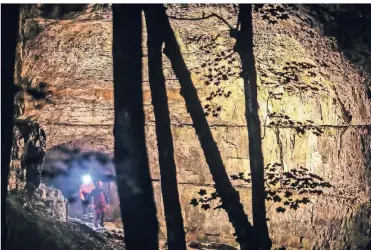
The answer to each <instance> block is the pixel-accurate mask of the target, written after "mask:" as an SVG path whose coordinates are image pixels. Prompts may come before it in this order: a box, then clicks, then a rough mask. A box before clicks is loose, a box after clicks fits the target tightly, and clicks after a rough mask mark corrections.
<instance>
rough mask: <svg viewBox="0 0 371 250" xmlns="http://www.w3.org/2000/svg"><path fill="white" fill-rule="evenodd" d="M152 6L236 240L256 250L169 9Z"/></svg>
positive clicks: (243, 246) (167, 54) (249, 227)
mask: <svg viewBox="0 0 371 250" xmlns="http://www.w3.org/2000/svg"><path fill="white" fill-rule="evenodd" d="M152 6H153V9H155V10H156V11H155V12H156V20H157V21H158V22H159V23H158V27H161V29H160V30H159V31H158V32H159V33H161V35H163V37H164V41H165V49H164V53H165V54H166V56H167V57H168V58H169V59H170V62H171V65H172V68H173V70H174V72H175V74H176V76H177V78H178V80H179V82H180V85H181V94H182V95H183V97H184V99H185V102H186V107H187V111H188V113H189V114H190V115H191V118H192V121H193V125H194V127H195V130H196V133H197V136H198V139H199V140H200V143H201V147H202V149H203V151H204V155H205V158H206V162H207V163H208V165H209V168H210V172H211V174H212V176H213V180H214V182H215V187H216V191H217V192H218V193H219V194H220V196H221V200H222V204H223V208H224V209H225V210H226V212H227V214H228V216H229V220H230V222H231V223H232V225H233V227H234V228H235V231H236V235H237V239H236V240H237V242H238V243H239V244H240V246H241V249H242V250H247V249H256V246H255V242H254V233H253V228H252V226H251V224H250V223H249V221H248V219H247V215H246V214H245V212H244V210H243V206H242V204H241V202H240V197H239V194H238V192H237V191H236V190H235V189H234V188H233V186H232V184H231V182H230V180H229V177H228V174H227V172H226V170H225V167H224V164H223V161H222V158H221V155H220V152H219V150H218V147H217V145H216V143H215V141H214V139H213V137H212V134H211V131H210V128H209V125H208V122H207V120H206V117H205V114H204V111H203V109H202V106H201V102H200V100H199V98H198V96H197V90H196V89H195V87H194V84H193V82H192V79H191V75H190V72H189V70H188V69H187V66H186V64H185V62H184V59H183V57H182V54H181V51H180V48H179V45H178V43H177V40H176V38H175V36H174V32H173V30H172V28H171V26H170V23H169V20H168V17H167V15H166V12H165V9H164V7H163V6H162V5H152Z"/></svg>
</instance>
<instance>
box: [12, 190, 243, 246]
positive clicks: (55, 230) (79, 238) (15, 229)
mask: <svg viewBox="0 0 371 250" xmlns="http://www.w3.org/2000/svg"><path fill="white" fill-rule="evenodd" d="M39 191H40V190H39ZM39 193H42V192H39ZM41 198H42V197H41V196H36V197H35V198H34V200H33V201H32V202H28V200H27V198H26V196H25V194H24V193H16V194H11V195H10V196H9V198H8V200H7V225H8V230H9V235H8V242H9V245H8V248H7V249H9V250H12V249H17V250H22V249H40V250H44V249H45V250H50V249H53V250H59V249H60V250H62V249H63V250H66V249H93V250H94V249H107V250H110V249H112V250H115V249H125V248H124V243H123V240H124V231H123V229H122V228H118V227H116V226H115V224H113V223H111V222H106V223H105V227H104V228H102V227H98V228H96V227H94V225H93V223H91V222H85V221H82V220H80V219H77V218H68V220H67V221H65V218H64V217H63V216H61V215H60V213H58V211H57V212H56V210H55V209H53V207H49V205H48V204H49V203H50V199H46V200H45V199H44V200H43V199H41ZM59 212H60V210H59ZM166 249H167V247H166V242H165V241H164V240H161V241H160V250H166ZM188 249H189V250H192V249H205V250H206V249H208V250H236V248H234V247H231V246H228V245H226V244H221V243H209V244H202V243H200V242H197V241H192V242H189V243H188Z"/></svg>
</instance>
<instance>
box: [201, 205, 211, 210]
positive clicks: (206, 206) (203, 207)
mask: <svg viewBox="0 0 371 250" xmlns="http://www.w3.org/2000/svg"><path fill="white" fill-rule="evenodd" d="M201 208H202V209H204V210H208V209H209V208H210V205H209V204H202V205H201Z"/></svg>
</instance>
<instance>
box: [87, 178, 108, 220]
mask: <svg viewBox="0 0 371 250" xmlns="http://www.w3.org/2000/svg"><path fill="white" fill-rule="evenodd" d="M96 184H97V187H96V188H95V189H94V190H93V191H92V192H91V197H92V199H93V205H94V208H95V221H94V226H95V227H98V223H99V225H100V226H101V227H104V217H105V216H106V208H107V206H109V199H108V196H107V194H106V193H105V192H104V190H103V183H102V182H101V181H97V182H96Z"/></svg>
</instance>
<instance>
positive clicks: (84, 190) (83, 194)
mask: <svg viewBox="0 0 371 250" xmlns="http://www.w3.org/2000/svg"><path fill="white" fill-rule="evenodd" d="M94 189H95V186H94V184H93V183H92V182H90V183H89V184H84V183H83V184H81V186H80V191H79V196H80V199H81V200H85V201H86V200H88V199H89V195H90V193H91V192H92V191H93V190H94Z"/></svg>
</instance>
